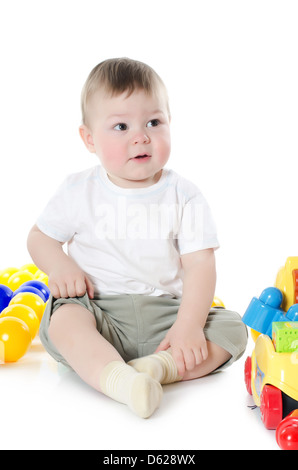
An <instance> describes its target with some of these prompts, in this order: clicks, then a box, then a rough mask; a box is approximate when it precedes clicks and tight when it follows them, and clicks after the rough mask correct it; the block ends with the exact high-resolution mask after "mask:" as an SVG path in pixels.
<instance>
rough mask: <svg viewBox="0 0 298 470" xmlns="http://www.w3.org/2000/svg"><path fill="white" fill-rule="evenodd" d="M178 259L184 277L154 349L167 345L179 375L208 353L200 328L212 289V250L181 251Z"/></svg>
mask: <svg viewBox="0 0 298 470" xmlns="http://www.w3.org/2000/svg"><path fill="white" fill-rule="evenodd" d="M181 262H182V267H183V270H184V281H183V294H182V299H181V304H180V308H179V311H178V315H177V319H176V321H175V323H174V325H173V326H172V328H171V329H170V330H169V331H168V333H167V335H166V337H165V339H164V340H163V341H162V342H161V344H160V345H159V347H158V348H157V350H156V352H158V351H164V350H166V349H168V348H171V352H172V356H173V358H174V360H175V362H176V365H177V367H178V373H179V375H180V376H183V375H184V373H185V371H186V370H188V371H189V370H192V369H193V368H194V367H195V366H196V365H198V364H200V363H201V362H202V361H204V360H205V359H207V357H208V350H207V343H206V339H205V335H204V332H203V328H204V326H205V323H206V320H207V316H208V314H209V310H210V307H211V305H212V301H213V298H214V293H215V284H216V269H215V256H214V250H213V249H206V250H201V251H196V252H193V253H188V254H186V255H182V256H181Z"/></svg>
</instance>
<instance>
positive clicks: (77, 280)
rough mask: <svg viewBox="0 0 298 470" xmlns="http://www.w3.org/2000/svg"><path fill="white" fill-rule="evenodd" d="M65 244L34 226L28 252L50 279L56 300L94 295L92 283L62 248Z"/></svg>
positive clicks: (50, 285)
mask: <svg viewBox="0 0 298 470" xmlns="http://www.w3.org/2000/svg"><path fill="white" fill-rule="evenodd" d="M62 245H63V243H60V242H59V241H57V240H54V239H53V238H51V237H48V236H47V235H45V234H44V233H43V232H41V231H40V230H39V228H38V227H37V226H36V225H34V227H32V229H31V231H30V233H29V235H28V242H27V246H28V251H29V253H30V255H31V257H32V259H33V261H34V263H35V264H36V265H37V266H38V267H39V268H40V269H41V270H42V271H43V272H45V273H46V274H47V275H48V277H49V289H50V291H51V293H52V295H53V297H55V298H59V297H76V296H78V297H80V296H82V295H84V294H85V293H86V291H87V292H88V295H89V297H90V298H92V297H93V295H94V288H93V285H92V282H91V281H90V280H89V279H88V277H87V276H86V275H85V273H84V272H83V271H82V270H81V268H80V267H79V266H78V265H77V264H76V263H75V261H73V260H72V259H71V258H69V256H67V254H66V253H64V251H63V248H62Z"/></svg>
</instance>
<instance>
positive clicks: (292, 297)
mask: <svg viewBox="0 0 298 470" xmlns="http://www.w3.org/2000/svg"><path fill="white" fill-rule="evenodd" d="M275 287H277V288H278V289H280V290H281V292H282V293H283V303H282V308H283V310H285V311H287V310H288V309H289V308H290V307H291V305H293V304H297V303H298V256H290V257H289V258H288V259H287V261H286V263H285V265H284V266H283V267H282V268H281V269H280V270H279V271H278V273H277V276H276V281H275Z"/></svg>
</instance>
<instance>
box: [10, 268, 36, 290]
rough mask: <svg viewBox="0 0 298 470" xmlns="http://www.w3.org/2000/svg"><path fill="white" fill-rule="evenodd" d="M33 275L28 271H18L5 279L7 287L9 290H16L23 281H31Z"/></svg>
mask: <svg viewBox="0 0 298 470" xmlns="http://www.w3.org/2000/svg"><path fill="white" fill-rule="evenodd" d="M33 279H34V276H33V274H32V273H29V271H18V272H16V273H14V274H13V275H12V276H10V278H9V279H8V281H7V287H9V288H10V289H11V290H13V291H15V290H17V289H18V288H19V287H20V286H21V285H22V284H23V283H24V282H27V281H32V280H33Z"/></svg>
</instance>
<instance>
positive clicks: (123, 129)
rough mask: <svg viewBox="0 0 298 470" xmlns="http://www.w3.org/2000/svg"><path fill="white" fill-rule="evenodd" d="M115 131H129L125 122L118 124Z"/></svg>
mask: <svg viewBox="0 0 298 470" xmlns="http://www.w3.org/2000/svg"><path fill="white" fill-rule="evenodd" d="M114 129H115V130H116V131H126V130H127V125H126V124H124V122H120V123H119V124H117V125H116V126H115V127H114Z"/></svg>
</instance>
